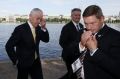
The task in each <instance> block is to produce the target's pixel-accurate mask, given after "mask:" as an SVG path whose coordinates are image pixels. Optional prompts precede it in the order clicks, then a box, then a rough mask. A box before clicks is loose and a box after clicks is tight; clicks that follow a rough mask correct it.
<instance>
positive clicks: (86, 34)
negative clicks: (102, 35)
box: [80, 31, 92, 47]
mask: <svg viewBox="0 0 120 79" xmlns="http://www.w3.org/2000/svg"><path fill="white" fill-rule="evenodd" d="M91 36H92V32H91V31H85V32H84V33H83V34H82V36H81V42H80V46H81V47H86V42H87V40H88V39H89V38H91Z"/></svg>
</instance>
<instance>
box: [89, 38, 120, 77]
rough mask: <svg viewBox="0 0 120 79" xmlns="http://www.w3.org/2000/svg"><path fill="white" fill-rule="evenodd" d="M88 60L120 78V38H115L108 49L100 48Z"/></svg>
mask: <svg viewBox="0 0 120 79" xmlns="http://www.w3.org/2000/svg"><path fill="white" fill-rule="evenodd" d="M88 61H89V62H91V63H94V64H96V65H97V66H100V67H101V68H103V70H105V71H106V72H108V73H109V74H110V75H112V76H114V77H116V79H120V38H118V39H117V40H114V41H113V42H112V43H111V44H110V45H109V49H108V50H107V51H105V50H102V49H101V48H99V49H98V50H97V51H96V52H95V54H94V55H93V56H90V57H89V58H88Z"/></svg>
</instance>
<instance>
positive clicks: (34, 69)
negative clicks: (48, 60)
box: [17, 59, 43, 79]
mask: <svg viewBox="0 0 120 79" xmlns="http://www.w3.org/2000/svg"><path fill="white" fill-rule="evenodd" d="M28 75H30V76H31V79H43V74H42V68H41V63H40V61H39V59H36V60H35V61H34V63H33V65H32V66H31V67H20V66H18V75H17V79H28Z"/></svg>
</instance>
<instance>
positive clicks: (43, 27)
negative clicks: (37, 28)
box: [40, 18, 46, 29]
mask: <svg viewBox="0 0 120 79" xmlns="http://www.w3.org/2000/svg"><path fill="white" fill-rule="evenodd" d="M40 25H41V28H42V29H46V20H45V19H44V18H42V19H41V22H40Z"/></svg>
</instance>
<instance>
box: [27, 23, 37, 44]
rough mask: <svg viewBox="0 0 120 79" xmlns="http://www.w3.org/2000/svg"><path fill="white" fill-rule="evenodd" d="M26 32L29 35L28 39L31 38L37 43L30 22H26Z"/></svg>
mask: <svg viewBox="0 0 120 79" xmlns="http://www.w3.org/2000/svg"><path fill="white" fill-rule="evenodd" d="M26 33H27V34H26V35H27V37H28V40H31V42H33V43H35V42H34V38H33V35H32V31H31V28H30V26H29V24H28V23H26Z"/></svg>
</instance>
